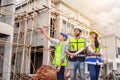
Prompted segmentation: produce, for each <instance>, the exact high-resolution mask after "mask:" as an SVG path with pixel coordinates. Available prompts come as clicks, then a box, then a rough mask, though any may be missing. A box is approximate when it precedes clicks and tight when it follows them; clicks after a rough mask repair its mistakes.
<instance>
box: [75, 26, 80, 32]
mask: <svg viewBox="0 0 120 80" xmlns="http://www.w3.org/2000/svg"><path fill="white" fill-rule="evenodd" d="M74 29H79V30H80V31H82V27H81V26H76V27H75V28H74Z"/></svg>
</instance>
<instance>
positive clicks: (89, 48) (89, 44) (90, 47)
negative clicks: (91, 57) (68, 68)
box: [70, 43, 94, 58]
mask: <svg viewBox="0 0 120 80" xmlns="http://www.w3.org/2000/svg"><path fill="white" fill-rule="evenodd" d="M86 46H87V47H88V50H89V51H90V52H91V53H94V50H93V48H92V46H91V43H87V45H86ZM82 51H84V48H82V49H80V50H78V51H77V52H76V53H75V55H77V54H79V53H81V52H82ZM70 57H71V58H73V57H72V56H70Z"/></svg>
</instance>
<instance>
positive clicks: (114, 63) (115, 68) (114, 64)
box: [113, 59, 117, 70]
mask: <svg viewBox="0 0 120 80" xmlns="http://www.w3.org/2000/svg"><path fill="white" fill-rule="evenodd" d="M113 70H117V62H116V59H113Z"/></svg>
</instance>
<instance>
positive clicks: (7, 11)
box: [0, 0, 15, 26]
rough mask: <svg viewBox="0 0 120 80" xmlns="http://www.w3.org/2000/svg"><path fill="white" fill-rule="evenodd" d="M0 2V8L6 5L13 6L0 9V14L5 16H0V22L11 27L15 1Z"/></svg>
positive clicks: (5, 0) (4, 0) (3, 0)
mask: <svg viewBox="0 0 120 80" xmlns="http://www.w3.org/2000/svg"><path fill="white" fill-rule="evenodd" d="M1 1H2V2H1V6H2V5H7V4H13V5H10V6H6V7H2V8H1V14H3V15H5V16H0V21H1V22H5V23H7V24H10V25H12V26H13V25H14V12H15V0H1Z"/></svg>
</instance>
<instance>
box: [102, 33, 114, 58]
mask: <svg viewBox="0 0 120 80" xmlns="http://www.w3.org/2000/svg"><path fill="white" fill-rule="evenodd" d="M101 41H102V45H103V57H104V58H116V44H115V36H112V35H109V36H106V37H103V38H101Z"/></svg>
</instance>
